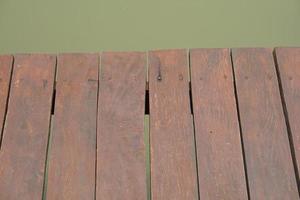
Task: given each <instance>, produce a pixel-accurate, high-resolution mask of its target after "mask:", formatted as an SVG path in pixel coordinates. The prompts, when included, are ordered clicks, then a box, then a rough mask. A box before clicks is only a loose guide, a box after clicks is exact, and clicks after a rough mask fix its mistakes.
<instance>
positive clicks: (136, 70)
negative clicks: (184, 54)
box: [96, 52, 147, 200]
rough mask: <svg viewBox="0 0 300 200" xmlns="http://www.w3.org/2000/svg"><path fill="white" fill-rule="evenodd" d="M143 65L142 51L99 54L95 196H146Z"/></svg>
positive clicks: (134, 197)
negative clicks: (100, 55) (99, 73)
mask: <svg viewBox="0 0 300 200" xmlns="http://www.w3.org/2000/svg"><path fill="white" fill-rule="evenodd" d="M145 65H146V55H145V53H138V52H137V53H135V52H133V53H109V52H105V53H103V54H102V57H101V75H100V83H99V84H100V85H99V107H98V108H99V109H98V133H97V149H98V153H97V193H96V197H97V199H103V200H106V199H122V200H126V199H128V200H134V199H136V200H142V199H146V198H147V192H146V166H145V164H146V159H145V144H144V105H145V83H146V73H145Z"/></svg>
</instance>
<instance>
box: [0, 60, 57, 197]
mask: <svg viewBox="0 0 300 200" xmlns="http://www.w3.org/2000/svg"><path fill="white" fill-rule="evenodd" d="M54 75H55V56H51V55H17V56H15V62H14V73H13V76H12V82H11V91H10V99H9V104H8V111H7V119H6V123H5V127H4V132H3V141H2V148H1V152H0V199H3V200H4V199H7V200H19V199H22V200H33V199H41V198H42V192H43V180H44V168H45V159H46V149H47V141H48V133H49V123H50V112H51V100H52V92H53V85H54Z"/></svg>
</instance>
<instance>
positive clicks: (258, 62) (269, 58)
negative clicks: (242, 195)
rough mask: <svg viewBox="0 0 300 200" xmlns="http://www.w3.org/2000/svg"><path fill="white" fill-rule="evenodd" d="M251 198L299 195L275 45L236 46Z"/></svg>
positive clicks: (292, 196)
mask: <svg viewBox="0 0 300 200" xmlns="http://www.w3.org/2000/svg"><path fill="white" fill-rule="evenodd" d="M232 59H233V64H234V71H235V80H236V89H237V98H238V105H239V111H240V120H241V128H242V135H243V143H244V148H245V159H246V166H247V175H248V180H249V191H250V197H251V199H265V200H268V199H270V200H276V199H278V200H282V199H299V196H298V191H297V184H296V179H295V172H294V167H293V162H292V157H291V150H290V145H289V139H288V133H287V127H286V124H285V118H284V113H283V108H282V104H281V97H280V92H279V87H278V80H277V76H276V68H275V65H274V60H273V55H272V49H264V48H257V49H255V48H252V49H234V50H233V52H232Z"/></svg>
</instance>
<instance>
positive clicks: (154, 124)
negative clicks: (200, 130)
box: [149, 50, 198, 200]
mask: <svg viewBox="0 0 300 200" xmlns="http://www.w3.org/2000/svg"><path fill="white" fill-rule="evenodd" d="M149 92H150V145H151V147H150V148H151V190H152V191H151V192H152V199H155V200H161V199H163V200H167V199H172V200H176V199H178V200H182V199H198V188H197V169H196V156H195V145H194V133H193V126H192V118H191V112H190V102H189V101H190V100H189V82H188V66H187V52H186V50H169V51H168V50H166V51H151V52H149Z"/></svg>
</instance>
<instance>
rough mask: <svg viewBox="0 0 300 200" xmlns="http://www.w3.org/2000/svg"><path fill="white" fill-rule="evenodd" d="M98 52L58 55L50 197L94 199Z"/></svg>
mask: <svg viewBox="0 0 300 200" xmlns="http://www.w3.org/2000/svg"><path fill="white" fill-rule="evenodd" d="M98 62H99V56H98V54H62V55H59V56H58V66H57V84H56V101H55V113H54V119H53V120H54V121H53V130H52V133H51V134H52V135H51V137H52V141H51V144H50V145H51V147H50V153H49V155H50V157H49V171H48V188H47V199H66V200H67V199H73V200H75V199H78V200H79V199H94V198H95V197H94V195H95V175H96V174H95V164H96V133H97V130H96V123H97V93H98V68H99V65H98Z"/></svg>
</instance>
